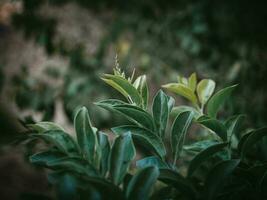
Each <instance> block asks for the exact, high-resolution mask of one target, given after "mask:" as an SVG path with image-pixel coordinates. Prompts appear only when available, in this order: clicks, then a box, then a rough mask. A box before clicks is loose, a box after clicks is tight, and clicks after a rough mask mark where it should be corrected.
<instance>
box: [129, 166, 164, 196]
mask: <svg viewBox="0 0 267 200" xmlns="http://www.w3.org/2000/svg"><path fill="white" fill-rule="evenodd" d="M158 176H159V170H158V168H157V167H146V168H143V169H141V170H139V171H138V172H137V173H136V174H135V175H134V176H133V177H132V179H131V180H130V182H129V185H128V187H127V190H126V198H127V199H129V200H136V199H144V200H145V199H148V197H149V195H150V193H151V190H152V187H153V186H154V184H155V183H156V181H157V178H158Z"/></svg>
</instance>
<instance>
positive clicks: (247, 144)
mask: <svg viewBox="0 0 267 200" xmlns="http://www.w3.org/2000/svg"><path fill="white" fill-rule="evenodd" d="M265 136H267V128H260V129H257V130H255V131H253V132H252V133H251V134H249V135H248V137H247V139H246V140H245V141H244V143H243V145H242V149H241V158H242V159H243V158H244V157H245V155H246V154H247V152H249V150H250V149H251V147H252V146H253V145H254V144H256V143H257V142H258V141H259V140H261V139H262V138H263V137H265Z"/></svg>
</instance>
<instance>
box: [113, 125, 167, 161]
mask: <svg viewBox="0 0 267 200" xmlns="http://www.w3.org/2000/svg"><path fill="white" fill-rule="evenodd" d="M111 130H112V131H113V132H114V133H116V134H119V135H121V134H123V133H125V132H127V131H130V132H131V134H132V137H133V138H134V139H137V140H138V142H140V144H142V145H143V146H144V147H145V148H147V149H149V150H150V151H152V152H154V153H156V154H158V155H159V156H160V157H161V158H163V157H164V156H165V155H166V150H165V147H164V144H163V142H162V140H161V138H160V137H159V136H157V135H156V134H154V133H152V132H151V131H149V130H147V129H144V128H141V127H138V126H132V125H125V126H118V127H113V128H112V129H111Z"/></svg>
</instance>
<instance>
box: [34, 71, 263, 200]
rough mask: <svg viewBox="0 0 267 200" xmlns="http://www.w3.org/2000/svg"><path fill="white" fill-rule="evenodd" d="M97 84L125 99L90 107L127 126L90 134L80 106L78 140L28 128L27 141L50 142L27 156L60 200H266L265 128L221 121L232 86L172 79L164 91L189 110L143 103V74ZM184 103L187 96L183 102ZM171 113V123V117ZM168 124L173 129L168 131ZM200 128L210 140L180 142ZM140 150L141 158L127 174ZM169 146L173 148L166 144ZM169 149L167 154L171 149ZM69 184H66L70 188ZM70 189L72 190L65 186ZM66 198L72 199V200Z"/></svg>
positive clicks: (56, 130) (46, 128)
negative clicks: (46, 173)
mask: <svg viewBox="0 0 267 200" xmlns="http://www.w3.org/2000/svg"><path fill="white" fill-rule="evenodd" d="M102 79H103V80H104V82H106V83H107V84H108V85H110V86H111V87H113V88H114V89H115V90H117V91H118V92H119V93H121V94H122V95H123V96H124V97H125V99H126V101H122V100H118V99H107V100H103V101H100V102H97V103H96V105H98V106H100V107H102V108H104V109H107V110H109V111H111V112H114V113H117V114H118V115H121V116H122V117H123V118H125V119H127V120H128V123H126V124H122V125H120V126H116V127H112V128H111V130H112V132H113V133H114V134H115V138H114V142H113V144H112V147H110V142H109V138H108V136H107V135H106V134H105V133H103V132H101V131H99V130H97V129H96V128H94V127H93V126H92V124H91V121H90V118H89V115H88V111H87V109H86V108H85V107H82V108H80V109H79V110H78V112H77V114H76V116H75V119H74V127H75V130H76V138H73V137H71V136H70V135H69V134H66V133H65V132H64V130H63V129H62V128H61V127H59V126H58V125H56V124H53V123H51V122H39V123H36V124H33V125H30V128H31V130H32V131H33V134H31V135H30V136H29V139H41V140H43V141H45V142H47V143H49V144H50V146H49V148H48V149H47V150H45V151H42V152H38V153H36V154H34V155H32V156H31V157H30V161H31V162H32V163H33V164H36V165H40V166H42V167H46V168H49V169H51V170H52V171H53V173H52V175H51V176H50V179H51V180H52V182H53V183H54V184H55V185H57V186H60V187H58V195H59V197H61V196H62V195H63V196H64V195H68V196H69V197H70V196H72V197H73V198H74V197H75V198H76V199H77V198H78V199H110V198H111V197H112V198H114V199H192V200H194V199H196V200H202V199H203V200H204V199H209V200H215V199H216V200H219V199H220V200H223V199H235V200H236V199H255V198H256V199H265V198H266V192H265V190H266V180H265V179H266V178H265V177H266V175H265V174H266V164H265V162H266V157H265V158H264V156H263V155H264V154H265V155H266V148H265V147H264V146H263V145H262V143H261V141H262V139H263V138H264V137H265V136H266V134H267V128H260V129H251V130H249V131H246V130H244V129H243V128H242V122H243V120H244V116H243V115H235V116H231V117H228V118H227V119H223V120H222V119H220V118H219V116H220V115H219V114H218V113H220V110H221V109H222V106H223V103H224V102H225V100H226V99H227V98H228V97H229V95H230V94H231V92H232V91H233V90H234V89H235V87H236V86H230V87H226V88H224V89H222V90H220V91H218V92H215V94H214V91H215V82H214V81H212V80H209V79H203V80H201V81H199V82H198V81H197V76H196V74H192V75H191V76H190V77H189V79H186V78H185V77H178V83H171V84H167V85H164V88H167V89H168V90H170V91H172V92H174V93H176V94H178V95H181V96H183V97H185V98H187V99H188V100H189V101H190V102H191V103H192V107H191V106H183V107H182V108H181V107H180V106H176V107H174V104H175V101H174V98H172V97H171V96H169V95H167V94H166V93H165V92H164V91H163V90H159V91H158V92H157V94H156V95H155V97H154V98H153V103H152V106H151V109H150V108H149V106H148V105H147V101H148V93H149V90H148V86H147V82H146V76H145V75H142V76H139V77H137V78H136V79H134V75H132V76H131V77H129V78H128V77H126V75H125V73H124V72H122V71H121V70H120V69H119V68H115V69H114V74H104V75H103V77H102ZM188 97H189V98H188ZM172 112H174V115H175V118H174V120H172V118H171V117H170V116H171V114H172ZM168 124H171V129H170V130H169V129H168ZM192 124H194V125H196V126H198V125H199V126H200V127H203V128H204V130H206V131H207V133H208V134H209V137H208V139H205V140H200V141H197V142H194V143H192V144H186V138H187V135H188V132H189V131H188V130H189V129H190V127H191V126H192ZM137 144H139V145H140V146H142V147H143V148H145V149H146V150H147V154H145V156H144V157H143V158H142V159H140V160H138V161H137V162H136V166H137V168H138V172H137V173H134V171H135V170H129V166H130V164H131V162H132V161H133V159H134V158H135V146H136V145H137ZM169 144H171V145H169ZM169 146H170V147H171V148H169ZM185 151H191V152H193V154H194V157H193V159H192V160H191V161H190V163H189V166H188V168H187V169H188V170H187V173H186V174H184V173H182V172H181V171H180V165H181V161H182V159H183V155H184V154H183V152H185ZM70 183H71V184H70ZM70 185H71V189H70V188H69V187H70ZM73 198H72V199H73Z"/></svg>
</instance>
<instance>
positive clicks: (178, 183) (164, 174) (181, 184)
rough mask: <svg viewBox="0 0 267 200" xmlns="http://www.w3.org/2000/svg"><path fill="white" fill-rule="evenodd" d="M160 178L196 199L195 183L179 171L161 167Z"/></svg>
mask: <svg viewBox="0 0 267 200" xmlns="http://www.w3.org/2000/svg"><path fill="white" fill-rule="evenodd" d="M158 179H159V180H160V181H162V182H163V183H165V184H167V185H171V186H173V187H174V188H175V189H177V190H178V191H180V192H182V193H183V194H184V195H186V196H188V197H191V198H192V199H195V196H196V191H195V189H194V187H193V185H192V184H191V182H190V181H189V179H186V178H184V177H183V176H181V175H180V174H179V173H177V172H175V171H173V170H170V169H160V175H159V178H158Z"/></svg>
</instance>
